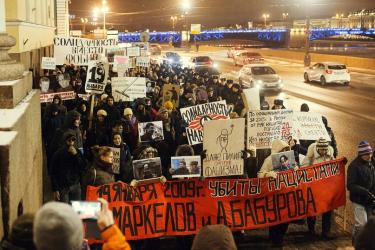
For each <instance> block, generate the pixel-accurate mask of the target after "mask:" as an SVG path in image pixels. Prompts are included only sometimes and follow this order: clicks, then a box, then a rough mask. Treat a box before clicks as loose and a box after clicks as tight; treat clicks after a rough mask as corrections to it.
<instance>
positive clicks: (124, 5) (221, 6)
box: [69, 0, 375, 31]
mask: <svg viewBox="0 0 375 250" xmlns="http://www.w3.org/2000/svg"><path fill="white" fill-rule="evenodd" d="M107 2H108V6H109V9H110V13H108V14H107V20H106V21H107V24H108V25H107V29H108V28H111V26H114V27H112V28H115V29H119V30H121V31H123V30H129V31H134V30H145V29H147V28H148V29H150V30H158V31H161V30H172V21H171V20H170V17H171V16H172V15H181V14H183V11H182V8H181V0H107ZM307 2H310V4H311V6H310V7H309V8H306V5H305V4H306V3H307ZM191 3H192V9H191V10H190V12H189V14H188V19H187V20H186V22H187V23H188V24H190V23H201V24H202V25H203V28H204V29H209V28H213V27H220V26H230V25H232V26H233V24H242V25H245V24H247V22H248V21H254V22H261V21H262V20H263V19H262V14H263V13H267V14H270V16H271V18H270V19H271V20H282V13H283V12H288V13H289V20H292V19H301V18H303V17H304V16H305V15H306V10H307V9H308V10H309V14H310V15H311V16H312V17H313V18H326V17H330V16H334V15H335V14H336V13H344V14H348V13H349V12H351V11H355V10H360V9H364V8H367V9H375V0H355V1H354V0H191ZM100 5H101V0H71V4H70V7H69V8H70V14H74V15H75V16H76V19H75V20H73V22H72V23H73V24H75V23H79V22H80V21H79V20H80V19H79V18H81V17H88V18H89V20H91V17H92V10H93V9H94V7H95V6H100ZM184 23H185V19H181V20H178V21H177V22H176V30H180V29H181V26H182V25H183V24H184ZM101 24H102V19H101V18H100V19H98V25H101ZM75 28H78V29H79V26H78V25H76V26H75Z"/></svg>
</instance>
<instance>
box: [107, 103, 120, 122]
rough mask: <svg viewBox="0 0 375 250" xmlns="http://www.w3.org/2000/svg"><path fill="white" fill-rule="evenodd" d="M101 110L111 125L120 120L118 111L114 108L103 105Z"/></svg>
mask: <svg viewBox="0 0 375 250" xmlns="http://www.w3.org/2000/svg"><path fill="white" fill-rule="evenodd" d="M103 109H104V110H105V111H106V112H107V115H108V116H107V118H106V119H107V121H108V123H109V124H110V125H112V124H113V123H114V122H115V121H118V120H120V119H121V114H120V111H119V110H118V109H117V108H116V107H115V106H109V105H108V104H104V105H103Z"/></svg>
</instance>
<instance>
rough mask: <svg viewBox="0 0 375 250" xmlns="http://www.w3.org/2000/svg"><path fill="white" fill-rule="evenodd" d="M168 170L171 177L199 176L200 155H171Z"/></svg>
mask: <svg viewBox="0 0 375 250" xmlns="http://www.w3.org/2000/svg"><path fill="white" fill-rule="evenodd" d="M170 172H171V174H172V177H173V178H179V177H200V176H201V157H200V156H176V157H172V158H171V169H170Z"/></svg>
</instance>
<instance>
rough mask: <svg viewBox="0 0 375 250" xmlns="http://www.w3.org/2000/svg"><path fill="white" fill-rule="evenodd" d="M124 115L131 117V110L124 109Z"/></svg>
mask: <svg viewBox="0 0 375 250" xmlns="http://www.w3.org/2000/svg"><path fill="white" fill-rule="evenodd" d="M124 115H133V110H132V109H131V108H126V109H124Z"/></svg>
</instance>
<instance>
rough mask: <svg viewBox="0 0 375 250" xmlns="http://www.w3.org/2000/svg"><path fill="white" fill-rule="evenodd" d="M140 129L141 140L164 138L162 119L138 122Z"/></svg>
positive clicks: (148, 140) (159, 139)
mask: <svg viewBox="0 0 375 250" xmlns="http://www.w3.org/2000/svg"><path fill="white" fill-rule="evenodd" d="M138 130H139V141H140V142H150V141H161V140H164V133H163V122H162V121H155V122H141V123H138Z"/></svg>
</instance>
